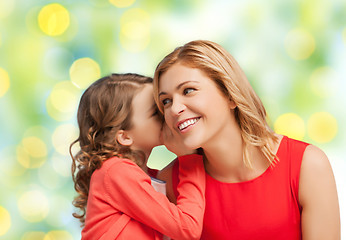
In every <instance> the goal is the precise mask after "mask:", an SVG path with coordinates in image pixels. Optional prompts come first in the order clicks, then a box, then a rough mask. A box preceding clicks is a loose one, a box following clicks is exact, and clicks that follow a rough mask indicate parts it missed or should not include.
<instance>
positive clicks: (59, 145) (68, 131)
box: [52, 124, 78, 156]
mask: <svg viewBox="0 0 346 240" xmlns="http://www.w3.org/2000/svg"><path fill="white" fill-rule="evenodd" d="M77 137H78V129H77V127H76V126H75V125H73V124H64V125H60V126H58V127H57V128H56V129H55V131H54V132H53V135H52V140H53V146H54V148H55V150H56V151H57V152H58V153H60V154H62V155H66V156H67V155H68V154H69V146H70V144H71V143H72V142H73V141H74V140H76V139H77Z"/></svg>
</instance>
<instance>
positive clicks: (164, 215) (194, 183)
mask: <svg viewBox="0 0 346 240" xmlns="http://www.w3.org/2000/svg"><path fill="white" fill-rule="evenodd" d="M178 161H179V179H180V182H179V185H178V191H179V197H178V199H177V205H174V204H173V203H171V202H169V200H168V199H167V198H166V196H165V195H163V194H161V193H159V192H156V191H155V189H154V188H153V187H152V186H151V180H150V177H149V176H147V175H146V174H145V173H144V172H143V171H142V169H140V168H139V167H138V166H137V165H136V164H135V163H134V162H132V161H130V160H126V159H124V160H123V161H119V162H117V163H115V164H113V166H112V167H111V168H110V169H109V171H108V172H107V175H106V176H105V186H106V189H107V198H108V201H109V202H110V203H111V204H112V205H113V206H114V207H115V208H116V209H118V210H120V211H122V212H124V213H125V214H127V215H128V216H130V217H131V218H133V219H135V220H137V221H139V222H141V223H143V224H146V225H147V226H149V227H151V228H153V229H155V230H157V231H159V232H161V233H162V234H164V235H167V236H169V237H171V238H174V239H199V238H200V235H201V232H202V226H203V215H204V208H205V198H204V195H205V171H204V166H203V159H202V156H200V155H196V154H193V155H187V156H183V157H179V158H178Z"/></svg>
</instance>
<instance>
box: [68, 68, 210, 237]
mask: <svg viewBox="0 0 346 240" xmlns="http://www.w3.org/2000/svg"><path fill="white" fill-rule="evenodd" d="M77 119H78V125H79V131H80V133H79V137H78V139H77V140H76V141H75V142H73V143H72V144H71V146H70V153H71V148H72V146H73V145H74V144H75V143H79V145H80V151H79V152H78V153H77V154H76V155H75V156H73V155H72V153H71V157H72V159H73V163H72V176H73V181H74V183H75V189H76V191H77V193H78V194H79V195H78V196H77V197H76V198H75V200H74V206H75V207H77V208H79V209H80V210H81V213H80V214H77V213H75V214H74V216H75V217H76V218H79V219H80V221H81V222H82V224H83V225H85V226H84V228H83V230H82V239H85V240H87V239H107V240H108V239H141V240H144V239H161V238H162V234H164V235H167V236H169V237H171V238H175V239H199V237H200V234H201V231H202V224H203V214H204V205H205V201H204V191H205V173H204V166H203V160H202V158H201V157H197V156H196V155H187V156H182V157H179V158H178V159H179V160H178V161H179V164H180V168H179V171H180V172H179V178H180V184H179V186H178V189H179V193H180V195H179V197H178V205H177V206H176V205H174V204H172V203H170V202H169V200H168V199H167V198H166V196H165V195H164V194H162V193H159V192H156V191H155V189H154V188H153V187H152V185H151V178H150V176H149V175H151V176H152V177H155V175H156V173H155V171H153V170H151V169H148V167H147V166H146V163H147V160H148V157H149V155H150V152H151V150H152V149H153V147H155V146H157V145H160V140H159V138H160V134H161V127H162V121H160V118H159V115H158V111H157V108H156V105H155V103H154V99H153V87H152V79H151V78H149V77H144V76H141V75H137V74H112V75H110V76H107V77H104V78H101V79H100V80H98V81H96V82H95V83H93V84H92V85H91V86H90V87H89V88H88V89H87V90H86V91H85V92H84V94H83V95H82V97H81V100H80V104H79V108H78V113H77ZM164 138H165V136H164ZM164 140H165V139H164ZM171 140H172V139H171ZM167 141H168V143H170V139H168V138H167ZM171 149H172V148H171Z"/></svg>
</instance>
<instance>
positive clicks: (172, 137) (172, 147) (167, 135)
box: [161, 123, 197, 157]
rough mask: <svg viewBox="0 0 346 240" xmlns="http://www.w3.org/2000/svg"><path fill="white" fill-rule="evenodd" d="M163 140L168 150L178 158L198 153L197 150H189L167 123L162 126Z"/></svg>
mask: <svg viewBox="0 0 346 240" xmlns="http://www.w3.org/2000/svg"><path fill="white" fill-rule="evenodd" d="M161 139H162V142H163V144H164V145H165V146H166V148H167V149H168V150H169V151H171V152H172V153H174V154H175V155H177V156H178V157H180V156H184V155H189V154H194V153H197V150H196V149H189V148H187V147H186V146H185V145H184V144H183V141H182V139H181V137H180V135H179V134H177V133H176V132H173V131H171V129H169V127H168V126H167V124H166V123H163V125H162V131H161Z"/></svg>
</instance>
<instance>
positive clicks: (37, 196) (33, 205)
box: [18, 190, 49, 222]
mask: <svg viewBox="0 0 346 240" xmlns="http://www.w3.org/2000/svg"><path fill="white" fill-rule="evenodd" d="M18 209H19V212H20V214H21V216H22V217H23V218H24V219H25V220H26V221H28V222H41V221H42V220H44V219H45V218H46V217H47V215H48V213H49V203H48V199H47V197H46V196H45V195H44V194H43V193H42V192H41V191H38V190H32V191H28V192H25V193H23V194H22V195H21V196H20V197H19V200H18Z"/></svg>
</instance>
